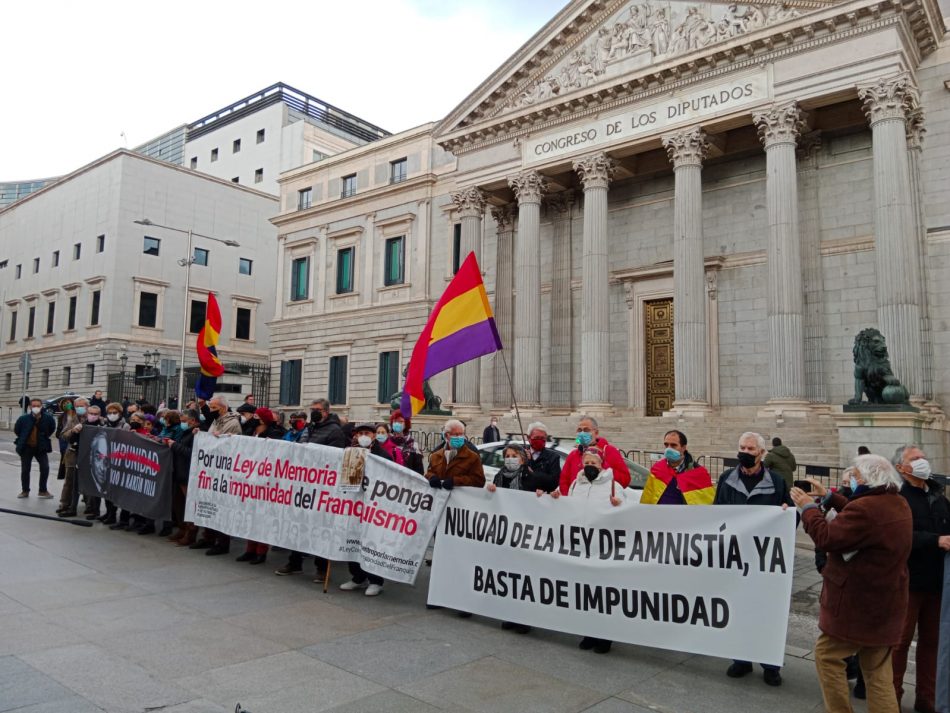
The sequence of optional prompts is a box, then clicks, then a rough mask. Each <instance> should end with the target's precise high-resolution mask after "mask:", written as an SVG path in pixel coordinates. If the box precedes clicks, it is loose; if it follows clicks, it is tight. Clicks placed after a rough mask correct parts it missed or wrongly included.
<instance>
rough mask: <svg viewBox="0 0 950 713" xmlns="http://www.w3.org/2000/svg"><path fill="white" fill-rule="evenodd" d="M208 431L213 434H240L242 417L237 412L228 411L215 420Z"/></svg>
mask: <svg viewBox="0 0 950 713" xmlns="http://www.w3.org/2000/svg"><path fill="white" fill-rule="evenodd" d="M208 432H209V433H210V434H211V435H213V436H224V435H231V436H240V435H241V419H240V417H239V416H238V415H237V414H236V413H232V412H231V411H228V412H227V413H225V414H223V415H221V416H218V417H217V418H216V419H215V420H214V423H212V424H211V428H210V429H208Z"/></svg>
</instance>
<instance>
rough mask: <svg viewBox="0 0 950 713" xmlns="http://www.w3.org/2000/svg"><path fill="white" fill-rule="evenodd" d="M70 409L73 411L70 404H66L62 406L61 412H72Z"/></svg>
mask: <svg viewBox="0 0 950 713" xmlns="http://www.w3.org/2000/svg"><path fill="white" fill-rule="evenodd" d="M72 409H73V405H72V404H71V403H68V402H67V403H65V404H63V411H72Z"/></svg>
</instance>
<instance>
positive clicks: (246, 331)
mask: <svg viewBox="0 0 950 713" xmlns="http://www.w3.org/2000/svg"><path fill="white" fill-rule="evenodd" d="M234 338H235V339H244V340H248V339H250V338H251V310H249V309H248V308H247V307H238V308H237V315H236V317H235V319H234Z"/></svg>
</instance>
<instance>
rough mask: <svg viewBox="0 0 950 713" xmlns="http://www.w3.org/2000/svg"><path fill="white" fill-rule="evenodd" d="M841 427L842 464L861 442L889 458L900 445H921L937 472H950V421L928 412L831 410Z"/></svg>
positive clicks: (839, 439) (851, 458)
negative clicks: (949, 422)
mask: <svg viewBox="0 0 950 713" xmlns="http://www.w3.org/2000/svg"><path fill="white" fill-rule="evenodd" d="M831 415H832V418H834V421H835V426H836V427H837V429H838V449H839V456H840V459H841V464H842V465H847V464H848V463H850V462H851V461H852V460H853V459H854V457H855V456H856V455H857V453H858V446H867V447H868V448H869V449H870V450H871V452H872V453H876V454H877V455H881V456H885V457H886V458H887V459H888V460H890V458H891V456H893V455H894V451H895V450H896V449H897V448H898V447H900V446H906V445H909V444H911V443H914V444H917V445H919V446H920V447H921V448H923V449H924V453H926V454H927V458H928V460H930V462H931V464H932V465H933V469H934V472H937V473H948V472H950V424H948V423H947V421H946V420H945V419H943V418H940V417H935V416H934V415H933V414H930V413H925V412H908V411H864V410H862V411H848V412H846V411H845V410H844V407H842V406H836V407H834V409H833V410H832V414H831Z"/></svg>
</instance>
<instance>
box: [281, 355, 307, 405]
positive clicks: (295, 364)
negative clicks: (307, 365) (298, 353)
mask: <svg viewBox="0 0 950 713" xmlns="http://www.w3.org/2000/svg"><path fill="white" fill-rule="evenodd" d="M302 363H303V360H302V359H288V360H287V361H282V362H281V363H280V399H279V400H280V405H281V406H295V405H297V404H299V403H300V372H301V371H302V369H301V366H302Z"/></svg>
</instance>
